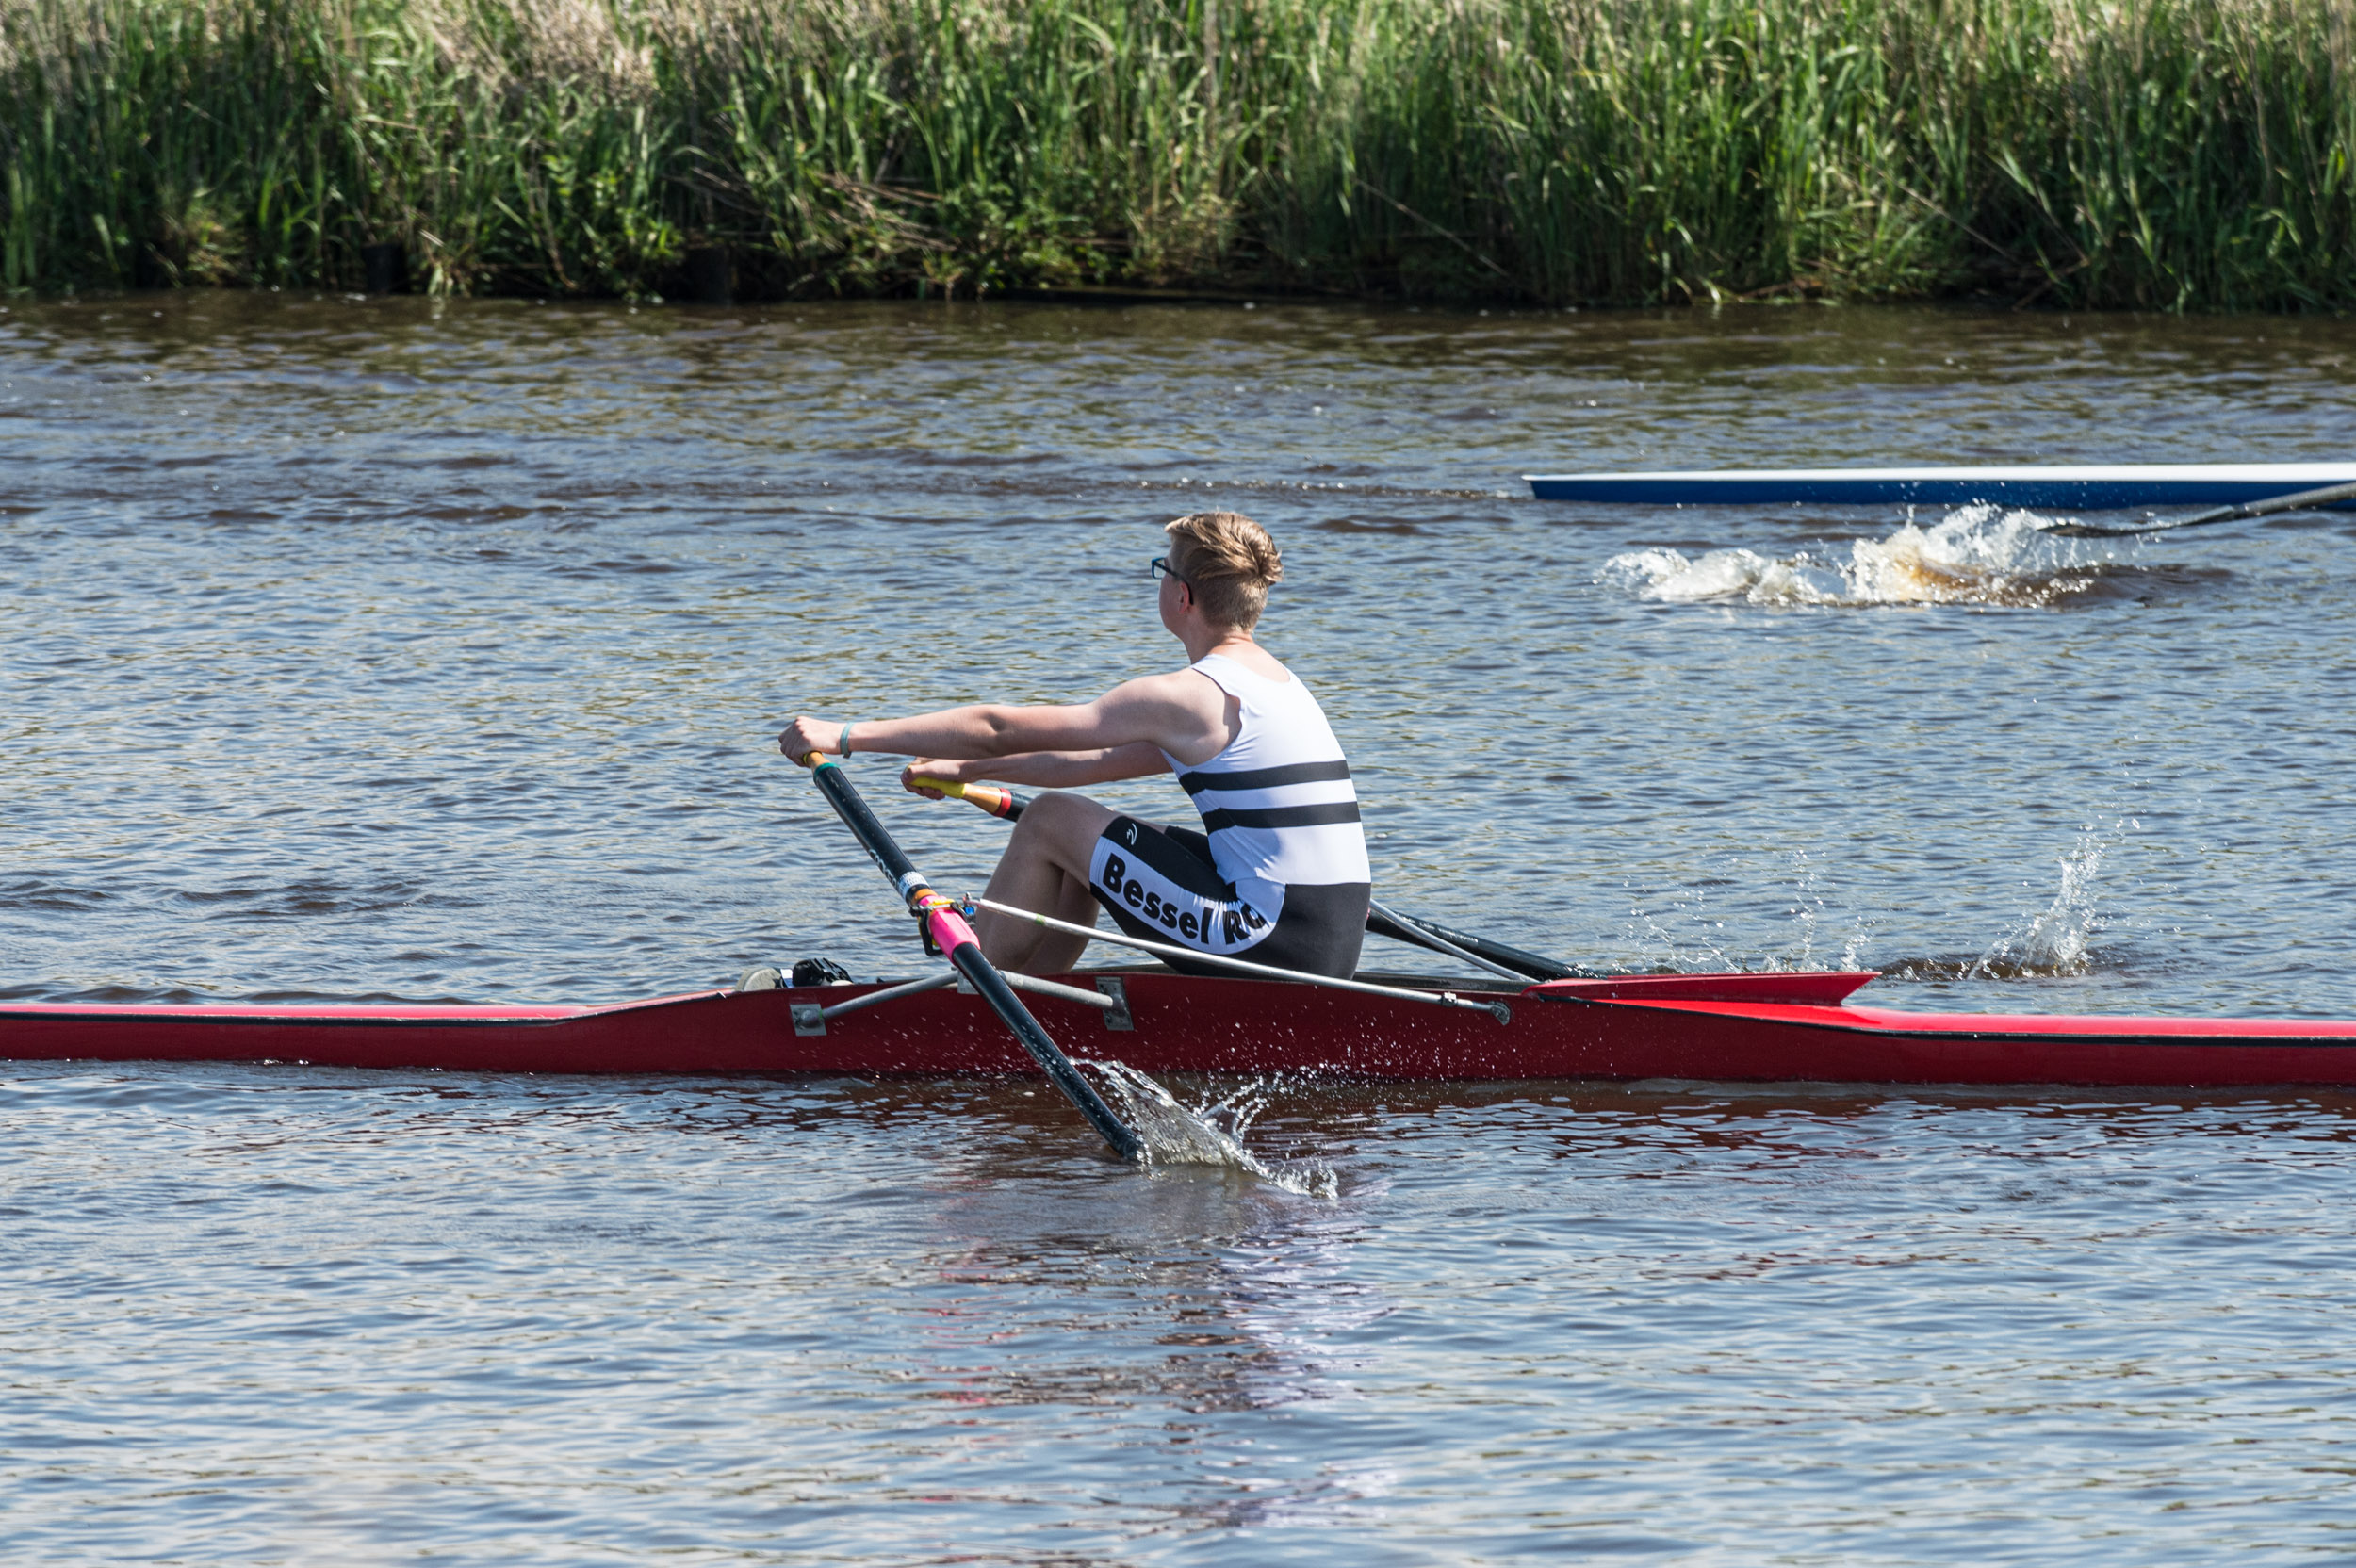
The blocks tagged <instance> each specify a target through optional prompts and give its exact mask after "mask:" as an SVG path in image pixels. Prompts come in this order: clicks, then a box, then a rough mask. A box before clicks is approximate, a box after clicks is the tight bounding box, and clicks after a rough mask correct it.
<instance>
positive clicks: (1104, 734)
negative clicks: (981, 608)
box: [777, 670, 1240, 782]
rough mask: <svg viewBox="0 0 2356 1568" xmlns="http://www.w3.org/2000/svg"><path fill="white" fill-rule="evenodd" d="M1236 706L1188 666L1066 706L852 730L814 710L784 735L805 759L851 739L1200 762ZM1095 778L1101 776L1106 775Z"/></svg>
mask: <svg viewBox="0 0 2356 1568" xmlns="http://www.w3.org/2000/svg"><path fill="white" fill-rule="evenodd" d="M1232 707H1233V704H1232V702H1231V701H1230V699H1229V698H1228V696H1227V694H1225V693H1224V692H1221V691H1220V690H1219V688H1218V687H1217V686H1216V685H1214V684H1212V682H1210V681H1209V680H1207V679H1205V678H1203V676H1201V675H1199V674H1197V673H1195V672H1194V671H1191V670H1180V671H1178V672H1177V673H1176V674H1174V675H1157V676H1147V677H1145V678H1143V679H1140V680H1129V681H1123V682H1122V683H1121V685H1119V686H1116V687H1114V688H1113V689H1112V690H1111V691H1109V692H1107V693H1105V694H1104V695H1103V696H1101V697H1098V698H1097V699H1096V700H1095V701H1094V702H1082V703H1073V704H1071V705H1069V706H1063V707H1054V708H1015V707H1010V706H1006V705H1005V704H999V703H977V704H974V705H972V706H970V707H965V708H943V709H941V710H940V711H938V712H932V713H919V714H917V715H915V716H914V717H912V718H905V719H868V720H863V721H861V722H859V723H855V724H853V725H851V726H849V727H848V729H847V731H846V729H845V727H843V725H842V724H840V723H838V722H836V721H833V720H829V719H821V718H815V717H812V716H811V715H810V714H807V713H805V714H803V715H801V716H800V717H798V718H796V719H795V720H794V722H793V724H792V725H790V726H788V727H786V730H785V732H784V733H783V734H781V735H779V736H778V737H777V749H779V750H780V751H782V752H784V753H785V754H786V755H787V756H788V757H792V758H795V759H800V758H803V757H806V756H808V755H809V754H810V753H811V752H813V751H827V752H840V751H842V750H843V743H844V742H845V740H846V739H847V741H848V743H849V747H850V749H851V750H852V751H854V752H875V751H880V752H888V753H892V754H894V755H898V756H902V757H927V758H942V759H950V760H958V761H979V760H989V759H1005V758H1010V757H1018V756H1022V755H1023V754H1024V753H1029V752H1058V753H1067V754H1081V755H1086V754H1090V753H1098V754H1102V753H1113V752H1121V751H1125V750H1126V749H1127V748H1129V747H1131V746H1135V745H1145V746H1149V747H1154V748H1158V749H1160V750H1163V751H1167V752H1169V753H1170V755H1172V756H1174V757H1177V758H1180V759H1182V760H1195V761H1200V760H1203V759H1204V758H1208V757H1213V756H1216V755H1217V754H1218V753H1219V749H1220V748H1221V747H1223V746H1225V745H1226V744H1227V743H1229V742H1230V741H1232V740H1234V739H1235V730H1236V728H1237V727H1238V725H1239V722H1240V721H1239V720H1238V719H1237V718H1236V717H1235V715H1234V714H1233V713H1232V712H1231V711H1230V710H1231V708H1232ZM1153 771H1156V772H1158V771H1160V770H1159V769H1158V768H1156V769H1154V770H1153ZM992 776H993V777H999V776H1003V775H992ZM1111 776H1112V777H1120V778H1135V777H1137V776H1139V775H1138V774H1135V773H1121V774H1117V775H1111ZM1089 781H1090V782H1101V781H1102V777H1101V776H1100V777H1098V778H1095V779H1091V780H1089ZM1018 782H1036V781H1035V780H1018Z"/></svg>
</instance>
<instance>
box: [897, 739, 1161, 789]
mask: <svg viewBox="0 0 2356 1568" xmlns="http://www.w3.org/2000/svg"><path fill="white" fill-rule="evenodd" d="M1169 771H1170V764H1169V762H1167V761H1166V760H1163V757H1162V754H1161V749H1160V748H1159V747H1157V746H1155V745H1153V743H1150V742H1146V741H1139V742H1137V743H1135V744H1132V745H1125V746H1107V747H1103V748H1100V749H1098V750H1096V751H1026V752H1023V753H1022V754H1020V755H1019V756H1014V757H999V758H993V759H985V760H979V761H968V762H953V761H946V760H942V759H940V758H936V757H920V758H918V759H917V760H915V761H913V762H910V763H909V764H908V766H907V768H905V769H903V770H902V772H901V774H900V782H901V783H902V784H903V785H905V786H907V787H908V788H909V789H911V790H913V789H916V785H915V783H914V782H913V781H914V780H915V779H917V778H920V777H922V778H939V779H943V780H945V781H947V782H948V783H951V784H981V783H995V784H1032V785H1037V786H1038V787H1039V788H1040V789H1042V790H1068V789H1073V788H1076V787H1078V786H1080V785H1083V784H1110V783H1113V782H1115V781H1116V780H1118V779H1123V778H1150V777H1152V776H1153V775H1155V774H1157V773H1168V772H1169ZM917 792H918V793H919V794H929V793H931V791H927V790H919V791H917Z"/></svg>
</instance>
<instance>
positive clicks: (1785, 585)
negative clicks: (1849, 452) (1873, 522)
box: [1598, 506, 2111, 608]
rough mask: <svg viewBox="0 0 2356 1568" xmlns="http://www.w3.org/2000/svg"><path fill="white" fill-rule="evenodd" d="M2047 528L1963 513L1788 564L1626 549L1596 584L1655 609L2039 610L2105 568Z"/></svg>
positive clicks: (1983, 510) (1983, 512)
mask: <svg viewBox="0 0 2356 1568" xmlns="http://www.w3.org/2000/svg"><path fill="white" fill-rule="evenodd" d="M2050 521H2052V519H2050V518H2048V517H2045V516H2042V515H2038V514H2037V513H2034V512H2022V511H2012V512H2006V511H2003V510H2002V509H2000V508H1997V507H1993V506H1968V507H1964V508H1962V509H1961V510H1959V511H1956V512H1955V513H1954V514H1952V515H1949V516H1948V517H1947V518H1945V519H1944V520H1943V521H1941V522H1939V523H1937V524H1935V525H1934V526H1932V527H1930V528H1928V529H1924V528H1922V527H1920V526H1918V525H1916V524H1914V523H1912V522H1908V523H1906V524H1905V525H1904V526H1902V527H1901V528H1899V529H1898V531H1896V532H1894V533H1892V534H1890V537H1888V538H1887V539H1857V540H1853V541H1851V543H1850V546H1849V558H1848V559H1847V560H1846V561H1841V560H1839V559H1837V558H1834V557H1831V556H1820V555H1818V554H1816V553H1815V552H1812V551H1808V550H1802V551H1800V552H1798V553H1797V554H1795V555H1792V556H1791V557H1789V558H1788V559H1779V558H1775V557H1771V556H1765V555H1761V554H1759V552H1758V551H1756V550H1747V549H1724V550H1711V551H1710V552H1709V553H1707V554H1705V555H1702V556H1699V557H1695V558H1689V557H1687V556H1686V555H1685V554H1684V553H1683V552H1681V551H1678V550H1673V549H1646V550H1630V551H1628V552H1627V553H1625V554H1621V555H1615V556H1613V557H1612V559H1611V560H1609V561H1607V562H1605V563H1604V568H1603V572H1602V574H1601V575H1600V577H1599V578H1598V580H1599V581H1602V582H1605V583H1610V584H1612V585H1615V586H1618V587H1620V588H1622V589H1625V590H1627V591H1628V592H1630V593H1633V594H1635V595H1636V596H1637V597H1639V598H1643V599H1649V600H1651V601H1653V602H1655V603H1659V604H1727V603H1739V604H1760V605H1781V606H1798V605H1825V606H1841V607H1861V606H1871V605H1899V604H1986V605H2007V606H2027V607H2032V608H2042V607H2046V606H2050V605H2054V604H2058V603H2062V602H2064V601H2066V600H2069V599H2071V598H2074V597H2077V596H2082V595H2085V594H2086V593H2088V592H2090V591H2092V590H2093V589H2094V588H2095V587H2096V586H2097V585H2098V583H2100V581H2101V580H2102V576H2103V574H2104V571H2105V569H2106V568H2107V567H2109V566H2110V564H2111V563H2109V562H2108V561H2107V560H2095V561H2087V560H2085V559H2082V558H2081V555H2080V549H2081V546H2080V545H2079V543H2078V542H2076V541H2071V540H2065V539H2055V538H2053V536H2052V535H2050V534H2047V533H2044V532H2041V531H2040V529H2041V528H2042V526H2043V525H2044V524H2046V523H2048V522H2050Z"/></svg>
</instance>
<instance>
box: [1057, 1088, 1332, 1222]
mask: <svg viewBox="0 0 2356 1568" xmlns="http://www.w3.org/2000/svg"><path fill="white" fill-rule="evenodd" d="M1087 1065H1088V1066H1089V1067H1091V1068H1094V1069H1095V1070H1096V1071H1097V1073H1098V1074H1099V1075H1100V1076H1101V1077H1103V1079H1104V1083H1105V1085H1106V1086H1108V1087H1110V1088H1111V1090H1112V1091H1113V1098H1114V1099H1116V1100H1118V1101H1120V1102H1121V1113H1122V1119H1124V1120H1126V1121H1127V1122H1128V1123H1129V1127H1130V1130H1131V1131H1133V1132H1135V1133H1136V1134H1137V1136H1138V1138H1140V1139H1141V1140H1143V1142H1144V1144H1145V1163H1146V1164H1148V1165H1210V1166H1225V1167H1227V1168H1231V1169H1235V1170H1241V1171H1245V1172H1247V1173H1249V1174H1251V1175H1252V1176H1255V1177H1257V1178H1258V1179H1259V1180H1261V1181H1263V1182H1266V1183H1268V1184H1269V1185H1270V1186H1277V1187H1282V1188H1284V1190H1285V1191H1286V1192H1297V1193H1300V1194H1301V1195H1302V1196H1303V1197H1307V1198H1333V1197H1335V1196H1337V1195H1338V1194H1339V1192H1340V1190H1341V1184H1340V1181H1339V1179H1338V1178H1336V1177H1335V1176H1334V1174H1333V1169H1332V1168H1331V1167H1328V1166H1325V1165H1322V1164H1318V1163H1316V1162H1301V1161H1287V1162H1285V1163H1284V1164H1282V1165H1275V1166H1272V1165H1270V1164H1268V1162H1267V1161H1266V1160H1263V1159H1261V1158H1260V1157H1259V1156H1258V1155H1257V1154H1254V1153H1253V1152H1252V1151H1251V1150H1249V1149H1246V1148H1245V1147H1244V1146H1243V1139H1244V1135H1245V1134H1246V1133H1248V1132H1249V1131H1251V1128H1252V1122H1253V1121H1254V1120H1256V1119H1258V1117H1259V1115H1260V1113H1261V1112H1262V1111H1264V1110H1266V1109H1267V1108H1268V1086H1267V1085H1266V1084H1264V1083H1261V1082H1260V1081H1258V1080H1256V1079H1255V1080H1254V1081H1252V1083H1250V1084H1247V1085H1245V1086H1243V1087H1242V1088H1241V1089H1239V1090H1237V1091H1236V1092H1235V1093H1234V1094H1232V1095H1230V1096H1228V1097H1227V1098H1226V1099H1225V1100H1219V1101H1212V1102H1208V1103H1204V1104H1202V1105H1198V1106H1195V1107H1193V1108H1191V1109H1190V1108H1188V1107H1187V1106H1186V1105H1183V1104H1181V1103H1179V1102H1178V1100H1177V1099H1176V1097H1175V1096H1173V1095H1171V1093H1170V1091H1169V1090H1168V1089H1166V1088H1164V1087H1162V1086H1161V1085H1159V1084H1157V1083H1155V1082H1154V1081H1153V1079H1151V1078H1149V1077H1147V1076H1146V1075H1145V1074H1144V1073H1142V1072H1139V1071H1138V1070H1137V1069H1135V1068H1133V1067H1131V1066H1129V1065H1128V1064H1127V1063H1125V1062H1115V1061H1105V1060H1096V1061H1090V1062H1089V1063H1088V1064H1087Z"/></svg>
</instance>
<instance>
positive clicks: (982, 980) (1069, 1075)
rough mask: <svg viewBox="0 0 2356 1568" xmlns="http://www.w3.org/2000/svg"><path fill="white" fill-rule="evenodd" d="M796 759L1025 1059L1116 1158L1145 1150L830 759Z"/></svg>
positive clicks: (1127, 1157)
mask: <svg viewBox="0 0 2356 1568" xmlns="http://www.w3.org/2000/svg"><path fill="white" fill-rule="evenodd" d="M803 762H804V765H806V766H807V767H809V769H810V779H811V781H812V782H814V783H815V784H816V785H817V786H818V791H819V792H820V793H821V794H823V795H825V796H826V804H827V805H829V806H831V807H833V808H834V814H835V815H836V816H838V817H841V818H842V819H843V826H845V827H847V828H849V829H850V830H851V835H852V837H854V838H856V839H857V840H859V847H860V848H862V849H864V850H866V851H867V855H868V858H870V859H872V860H874V861H875V864H876V866H877V867H878V868H880V869H881V870H882V872H883V874H885V875H886V876H888V877H890V878H891V879H892V887H893V888H894V889H896V890H898V892H899V894H900V896H901V898H903V899H905V900H906V901H907V902H908V912H909V913H911V914H913V915H915V916H916V918H917V919H919V920H921V921H923V922H924V930H925V934H926V935H927V936H929V937H930V938H931V939H932V942H933V945H934V946H935V947H938V948H939V949H941V952H942V953H943V954H945V955H946V956H948V959H949V961H950V962H951V963H952V964H955V965H956V966H957V972H958V973H960V974H962V975H964V976H965V978H966V980H967V982H968V983H969V984H970V985H972V986H973V989H974V990H975V991H976V992H977V993H978V994H979V995H980V996H981V999H982V1000H983V1001H984V1002H987V1003H989V1004H990V1011H991V1012H993V1013H996V1014H997V1015H998V1017H999V1019H1000V1021H1002V1022H1004V1023H1005V1024H1006V1027H1007V1028H1008V1029H1009V1030H1011V1031H1012V1032H1013V1034H1014V1037H1015V1038H1016V1039H1017V1040H1020V1041H1021V1042H1022V1044H1023V1050H1025V1051H1027V1052H1029V1053H1030V1054H1031V1059H1032V1060H1033V1061H1035V1062H1037V1063H1038V1064H1039V1067H1040V1068H1041V1069H1043V1070H1045V1071H1046V1073H1047V1076H1048V1077H1050V1078H1052V1079H1054V1080H1055V1086H1056V1087H1057V1088H1059V1089H1061V1090H1063V1092H1064V1095H1065V1097H1066V1098H1068V1099H1069V1100H1070V1101H1071V1102H1072V1103H1073V1104H1074V1105H1076V1106H1078V1107H1079V1109H1080V1114H1081V1115H1082V1116H1084V1117H1087V1118H1088V1122H1089V1124H1090V1125H1092V1126H1093V1127H1094V1128H1095V1129H1096V1130H1097V1131H1098V1132H1099V1133H1102V1134H1103V1135H1104V1141H1105V1142H1106V1143H1108V1144H1110V1145H1112V1150H1113V1152H1114V1153H1116V1154H1118V1155H1120V1156H1121V1158H1122V1159H1124V1160H1136V1159H1139V1158H1141V1157H1142V1156H1143V1154H1144V1152H1145V1145H1144V1144H1143V1142H1141V1141H1140V1140H1139V1139H1138V1137H1137V1135H1136V1134H1135V1133H1133V1132H1131V1131H1129V1129H1128V1127H1127V1126H1126V1125H1125V1124H1123V1123H1122V1121H1121V1118H1119V1117H1118V1116H1115V1115H1114V1114H1113V1108H1112V1107H1111V1106H1110V1105H1107V1104H1105V1103H1104V1096H1103V1095H1101V1094H1098V1093H1097V1092H1096V1088H1095V1086H1093V1085H1091V1084H1090V1083H1089V1082H1088V1080H1087V1079H1086V1078H1083V1077H1081V1076H1080V1070H1079V1069H1078V1068H1075V1067H1073V1066H1072V1058H1071V1057H1069V1056H1067V1055H1065V1054H1063V1051H1062V1049H1061V1048H1060V1047H1058V1046H1057V1045H1056V1044H1055V1040H1054V1039H1052V1038H1050V1037H1049V1036H1048V1033H1047V1031H1046V1030H1044V1029H1042V1028H1040V1027H1039V1020H1037V1019H1035V1018H1033V1017H1032V1016H1031V1010H1030V1009H1029V1008H1028V1007H1025V1006H1023V1002H1022V999H1021V998H1019V997H1017V996H1016V995H1015V994H1014V988H1013V987H1011V986H1009V985H1007V984H1006V979H1005V977H1004V976H1002V975H1000V974H999V972H998V970H997V966H995V965H993V964H992V963H991V962H990V960H989V959H988V958H985V957H983V956H982V944H981V943H980V942H978V941H976V940H975V939H974V938H973V927H972V926H970V925H968V924H966V923H965V917H964V916H963V915H961V914H959V913H957V906H956V905H955V904H954V903H953V902H951V901H950V900H949V899H947V898H945V897H943V896H942V895H941V894H940V893H937V892H935V891H933V890H932V885H931V884H930V883H929V882H927V881H926V880H925V878H924V874H923V873H922V872H920V871H918V870H917V869H916V867H915V865H914V864H913V863H912V862H911V861H910V860H909V859H908V857H907V856H906V855H905V854H903V853H901V850H900V846H899V845H898V844H897V843H895V842H893V841H892V835H891V834H890V833H889V832H887V831H885V829H884V825H883V824H882V823H881V822H879V821H877V820H876V818H875V812H873V811H871V810H869V809H867V802H865V801H864V800H861V799H860V798H859V791H857V790H856V789H853V788H852V787H851V780H850V779H849V777H848V776H845V775H844V774H843V769H842V768H841V767H840V766H839V765H838V764H837V763H836V762H835V760H834V759H833V758H831V757H827V756H826V755H824V754H822V753H818V752H812V753H811V754H810V756H809V757H806V758H804V759H803Z"/></svg>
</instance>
